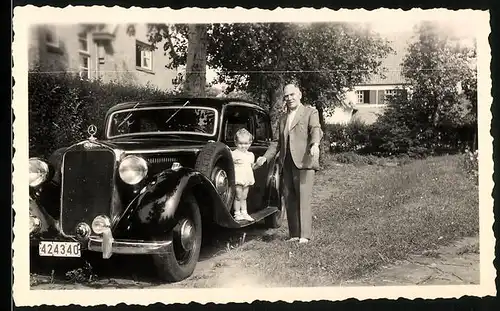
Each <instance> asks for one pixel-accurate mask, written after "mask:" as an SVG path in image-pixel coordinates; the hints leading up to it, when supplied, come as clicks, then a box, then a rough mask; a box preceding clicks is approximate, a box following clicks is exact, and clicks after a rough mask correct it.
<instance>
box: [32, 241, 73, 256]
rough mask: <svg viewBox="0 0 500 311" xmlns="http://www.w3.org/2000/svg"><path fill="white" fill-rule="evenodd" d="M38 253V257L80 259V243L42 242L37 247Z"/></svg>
mask: <svg viewBox="0 0 500 311" xmlns="http://www.w3.org/2000/svg"><path fill="white" fill-rule="evenodd" d="M38 253H39V254H40V256H52V257H80V256H81V255H80V243H78V242H48V241H42V242H40V245H39V246H38Z"/></svg>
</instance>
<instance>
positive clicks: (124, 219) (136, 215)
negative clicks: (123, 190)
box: [113, 167, 232, 240]
mask: <svg viewBox="0 0 500 311" xmlns="http://www.w3.org/2000/svg"><path fill="white" fill-rule="evenodd" d="M187 192H190V193H191V194H193V195H194V196H195V198H196V200H197V202H198V205H199V208H200V212H201V214H202V217H206V218H208V219H207V220H208V221H215V222H216V223H219V222H221V223H224V221H225V220H227V217H229V218H231V219H232V217H231V215H230V214H229V211H227V208H226V207H225V206H224V203H223V202H222V200H221V198H220V197H219V194H218V193H217V190H216V189H215V188H214V186H213V184H212V182H211V181H210V180H209V179H208V178H207V177H205V176H204V175H203V174H201V173H200V172H198V171H196V170H193V169H191V168H187V167H182V168H180V169H177V170H172V169H168V170H165V171H163V172H161V173H159V174H157V175H156V176H154V177H153V178H152V179H151V180H150V181H149V182H148V183H147V184H146V185H145V186H144V187H143V188H142V189H141V190H140V191H139V194H138V195H137V196H136V197H135V198H134V199H133V200H132V201H131V203H130V204H129V205H128V206H127V208H126V209H125V211H124V213H123V214H122V216H121V217H120V218H119V219H118V220H117V221H116V222H115V225H114V226H113V235H114V236H115V237H116V238H122V239H134V240H136V239H142V240H150V239H164V238H165V236H168V235H169V234H170V233H171V230H172V229H173V227H174V226H175V224H176V221H175V219H174V215H175V213H176V211H177V209H178V208H180V206H181V205H180V202H181V198H182V196H183V195H185V194H186V193H187ZM203 202H209V204H204V203H203Z"/></svg>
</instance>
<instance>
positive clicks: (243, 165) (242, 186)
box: [232, 128, 255, 221]
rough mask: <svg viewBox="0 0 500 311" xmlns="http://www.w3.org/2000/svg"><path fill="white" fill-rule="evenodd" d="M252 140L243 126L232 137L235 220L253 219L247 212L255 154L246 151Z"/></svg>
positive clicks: (253, 180) (252, 181)
mask: <svg viewBox="0 0 500 311" xmlns="http://www.w3.org/2000/svg"><path fill="white" fill-rule="evenodd" d="M252 141H253V136H252V134H251V133H250V132H249V131H247V130H246V129H244V128H243V129H239V130H238V131H237V132H236V135H235V137H234V142H235V144H236V149H235V150H233V151H232V155H233V161H234V174H235V181H236V198H235V199H234V219H235V220H236V221H240V220H249V221H253V220H254V219H253V218H252V216H250V215H248V212H247V195H248V188H249V187H250V186H252V185H253V184H254V183H255V179H254V176H253V166H254V162H255V155H254V154H253V153H252V152H250V151H248V148H249V147H250V145H251V144H252Z"/></svg>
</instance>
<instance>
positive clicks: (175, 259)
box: [153, 196, 202, 282]
mask: <svg viewBox="0 0 500 311" xmlns="http://www.w3.org/2000/svg"><path fill="white" fill-rule="evenodd" d="M174 218H175V221H176V224H175V226H174V228H173V229H172V232H171V234H172V244H171V245H170V249H169V252H167V253H165V254H155V255H153V260H154V262H155V265H156V268H157V270H158V273H159V276H160V277H161V278H162V279H163V280H165V281H168V282H178V281H182V280H184V279H186V278H188V277H189V276H191V275H192V274H193V271H194V269H195V267H196V264H197V263H198V259H199V257H200V249H201V238H202V224H201V223H202V222H201V215H200V210H199V208H198V204H197V203H196V201H195V200H194V198H193V197H192V196H188V197H186V198H185V199H184V200H183V202H181V205H180V206H179V209H178V210H177V212H176V214H175V216H174Z"/></svg>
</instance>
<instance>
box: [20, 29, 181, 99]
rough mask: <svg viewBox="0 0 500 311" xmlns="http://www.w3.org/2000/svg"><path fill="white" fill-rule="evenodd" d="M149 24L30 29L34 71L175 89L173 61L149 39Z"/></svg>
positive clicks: (30, 52)
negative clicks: (66, 73) (170, 67)
mask: <svg viewBox="0 0 500 311" xmlns="http://www.w3.org/2000/svg"><path fill="white" fill-rule="evenodd" d="M147 31H148V29H147V25H145V24H136V25H126V24H116V25H104V24H103V25H83V24H41V25H36V26H33V27H32V28H31V32H30V34H31V36H30V39H29V66H30V70H32V69H34V68H35V66H38V67H39V69H40V70H41V71H43V72H51V73H54V74H57V73H61V72H73V73H75V74H78V75H79V76H80V77H81V78H82V79H101V80H102V81H104V82H111V81H114V82H117V83H126V84H137V85H146V84H150V85H153V86H156V87H158V88H160V89H162V90H170V89H173V87H174V85H173V79H174V78H176V76H177V72H176V70H171V69H167V68H166V67H165V66H166V65H167V64H168V63H169V62H170V57H169V56H168V54H167V53H165V52H164V51H163V49H162V48H161V47H159V48H158V49H154V48H153V47H152V46H151V44H150V43H149V42H148V40H147Z"/></svg>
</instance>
